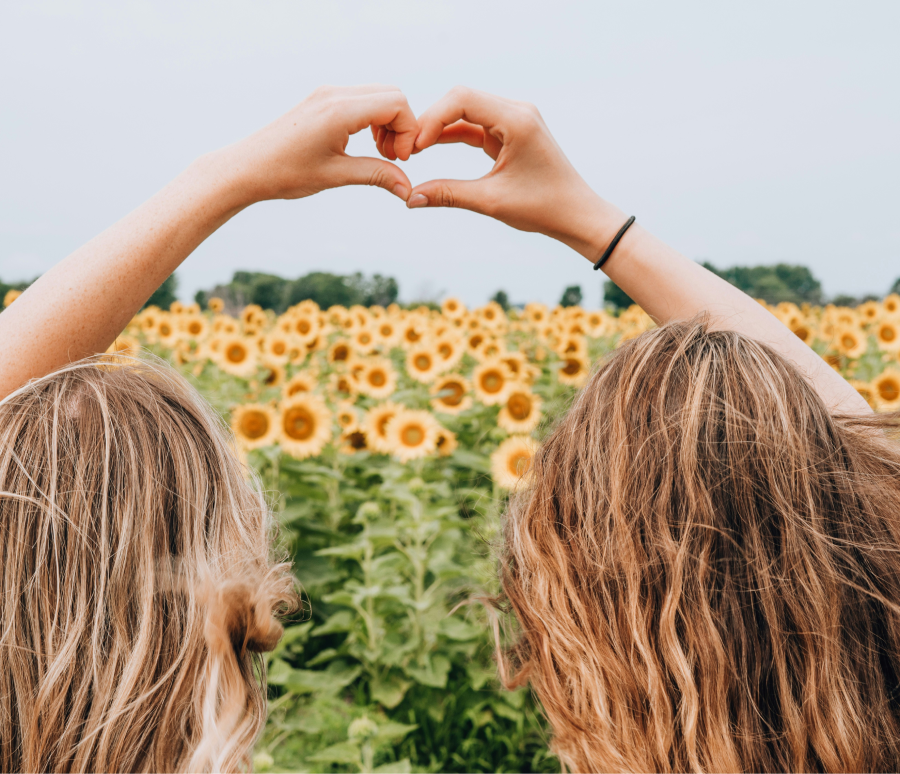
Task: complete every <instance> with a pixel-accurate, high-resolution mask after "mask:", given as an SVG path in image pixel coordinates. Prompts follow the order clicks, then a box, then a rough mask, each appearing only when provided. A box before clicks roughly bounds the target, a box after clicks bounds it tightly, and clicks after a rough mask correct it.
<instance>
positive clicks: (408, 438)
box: [400, 425, 425, 446]
mask: <svg viewBox="0 0 900 774" xmlns="http://www.w3.org/2000/svg"><path fill="white" fill-rule="evenodd" d="M400 440H401V441H402V442H403V445H404V446H418V445H419V444H420V443H422V441H424V440H425V431H424V430H423V429H422V428H421V427H420V426H419V425H407V426H406V427H404V428H403V429H402V430H401V431H400Z"/></svg>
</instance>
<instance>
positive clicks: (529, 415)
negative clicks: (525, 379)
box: [497, 387, 541, 433]
mask: <svg viewBox="0 0 900 774" xmlns="http://www.w3.org/2000/svg"><path fill="white" fill-rule="evenodd" d="M540 421H541V399H540V398H539V397H538V396H537V395H535V394H534V393H533V392H531V391H530V390H527V389H525V388H523V387H516V388H515V389H514V390H513V391H512V392H511V393H510V395H509V397H508V398H507V399H506V405H504V406H503V408H502V409H500V414H499V415H498V416H497V424H498V425H500V427H502V428H503V429H504V430H506V432H507V433H530V432H531V431H532V430H534V428H536V427H537V426H538V423H539V422H540Z"/></svg>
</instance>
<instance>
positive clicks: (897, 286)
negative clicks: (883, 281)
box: [888, 277, 900, 293]
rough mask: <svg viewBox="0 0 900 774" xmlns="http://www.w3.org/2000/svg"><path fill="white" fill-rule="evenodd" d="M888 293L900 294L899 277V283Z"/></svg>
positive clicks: (899, 281)
mask: <svg viewBox="0 0 900 774" xmlns="http://www.w3.org/2000/svg"><path fill="white" fill-rule="evenodd" d="M888 293H900V277H897V281H896V282H895V283H894V284H893V285H891V289H890V290H889V291H888Z"/></svg>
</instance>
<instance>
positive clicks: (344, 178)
mask: <svg viewBox="0 0 900 774" xmlns="http://www.w3.org/2000/svg"><path fill="white" fill-rule="evenodd" d="M337 163H338V171H337V174H336V175H335V178H336V179H337V180H338V183H337V185H338V186H341V185H374V186H377V187H378V188H384V189H385V190H386V191H390V192H391V193H392V194H394V196H398V197H400V198H401V199H403V201H406V200H407V199H408V198H409V192H410V190H412V183H410V182H409V178H408V177H407V176H406V174H405V173H404V172H403V170H402V169H400V167H398V166H397V165H396V164H391V163H390V162H389V161H383V160H382V159H375V158H370V157H369V156H343V157H341V158H340V159H339V161H338V162H337Z"/></svg>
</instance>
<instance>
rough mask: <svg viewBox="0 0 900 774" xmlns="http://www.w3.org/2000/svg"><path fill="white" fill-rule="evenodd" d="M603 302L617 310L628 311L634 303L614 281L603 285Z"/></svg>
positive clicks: (608, 281)
mask: <svg viewBox="0 0 900 774" xmlns="http://www.w3.org/2000/svg"><path fill="white" fill-rule="evenodd" d="M603 302H604V303H605V304H607V305H609V306H612V307H613V308H615V309H620V310H621V309H627V308H628V307H629V306H631V305H632V304H633V303H634V301H632V300H631V296H629V295H628V294H627V293H626V292H625V291H624V290H622V288H620V287H619V286H618V285H617V284H616V283H615V282H613V281H612V280H607V281H606V282H604V283H603Z"/></svg>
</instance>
